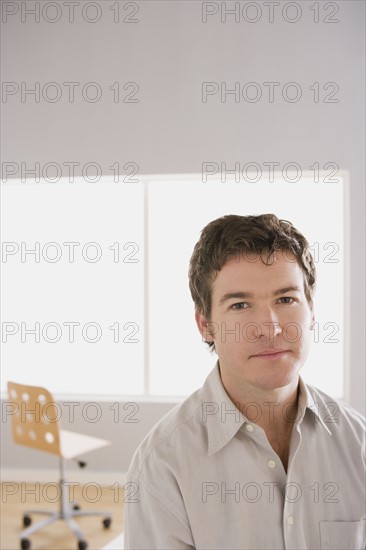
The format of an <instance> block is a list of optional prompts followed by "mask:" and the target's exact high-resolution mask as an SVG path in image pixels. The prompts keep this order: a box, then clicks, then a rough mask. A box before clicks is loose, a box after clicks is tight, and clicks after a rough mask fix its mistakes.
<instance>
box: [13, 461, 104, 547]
mask: <svg viewBox="0 0 366 550" xmlns="http://www.w3.org/2000/svg"><path fill="white" fill-rule="evenodd" d="M61 463H62V464H61V471H62V473H64V471H65V470H64V468H65V463H64V460H61ZM60 489H61V503H60V510H59V511H57V512H52V511H50V510H29V511H28V512H26V513H25V514H24V516H23V523H24V526H27V527H26V529H23V531H21V533H20V535H19V536H20V544H21V548H22V550H27V549H29V548H30V547H31V543H30V541H29V539H28V537H29V536H30V535H32V534H33V533H36V532H37V531H39V530H40V529H43V528H44V527H47V526H48V525H50V524H51V523H54V522H55V521H57V520H59V519H60V520H64V521H65V522H66V524H67V526H68V527H69V529H70V530H71V531H72V533H73V534H74V535H75V537H76V538H77V540H78V549H79V550H86V548H87V547H88V544H87V542H86V541H85V539H84V534H83V532H82V530H81V529H80V527H79V525H78V523H77V522H76V521H75V520H74V519H73V518H76V517H83V516H104V519H103V521H102V523H103V527H104V528H105V529H108V528H109V527H110V525H111V522H112V515H111V513H110V512H107V511H105V510H80V509H79V506H78V505H76V504H75V503H74V502H70V501H69V499H68V495H69V492H68V486H67V484H66V482H65V480H64V476H63V477H62V478H61V481H60ZM29 514H42V515H46V516H48V517H47V518H45V519H43V520H41V521H39V522H38V523H36V524H34V525H31V522H32V520H31V518H30V515H29ZM28 526H29V527H28Z"/></svg>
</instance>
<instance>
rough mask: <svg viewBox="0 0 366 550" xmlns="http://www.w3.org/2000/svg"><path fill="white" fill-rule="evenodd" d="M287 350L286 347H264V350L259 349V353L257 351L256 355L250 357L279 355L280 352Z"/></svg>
mask: <svg viewBox="0 0 366 550" xmlns="http://www.w3.org/2000/svg"><path fill="white" fill-rule="evenodd" d="M286 351H288V350H287V349H266V350H264V351H261V352H260V353H257V354H256V355H253V356H252V357H265V356H266V355H280V354H281V353H285V352H286Z"/></svg>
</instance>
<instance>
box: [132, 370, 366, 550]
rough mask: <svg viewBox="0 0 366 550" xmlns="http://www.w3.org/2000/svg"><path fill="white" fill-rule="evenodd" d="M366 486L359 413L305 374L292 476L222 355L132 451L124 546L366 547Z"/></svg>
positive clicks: (292, 447) (252, 549)
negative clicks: (239, 400) (236, 399)
mask: <svg viewBox="0 0 366 550" xmlns="http://www.w3.org/2000/svg"><path fill="white" fill-rule="evenodd" d="M258 414H260V411H258ZM250 416H251V417H252V416H253V415H252V414H251V415H250ZM365 485H366V475H365V418H364V417H363V416H362V415H361V414H359V413H358V412H357V411H356V410H355V409H353V408H352V407H350V406H349V405H347V404H346V403H345V402H343V401H342V400H335V399H333V398H331V397H330V396H328V395H327V394H325V393H324V392H323V391H320V390H319V389H317V388H315V387H313V386H310V385H309V384H305V383H304V381H303V379H302V378H301V376H299V392H298V414H297V417H296V419H295V421H294V427H293V430H292V434H291V440H290V447H289V457H288V467H287V473H286V471H285V469H284V467H283V464H282V462H281V460H280V458H279V456H278V455H277V454H276V453H275V451H274V450H273V448H272V447H271V445H270V444H269V441H268V439H267V437H266V434H265V431H264V430H263V429H262V428H261V427H260V426H259V425H258V424H256V423H255V422H253V421H252V422H251V421H249V420H248V418H247V417H246V416H245V415H244V414H242V412H241V411H240V410H239V409H238V408H237V407H236V406H235V404H234V403H233V402H232V400H231V399H230V398H229V396H228V394H227V393H226V391H225V388H224V386H223V384H222V381H221V377H220V370H219V361H217V362H216V364H215V367H214V368H213V369H212V371H211V372H210V374H209V375H208V377H207V378H206V381H205V383H204V385H203V386H202V388H200V389H199V390H197V391H196V392H194V393H193V394H192V395H191V396H189V397H188V398H187V399H186V400H185V401H183V402H182V403H181V404H178V405H177V406H176V407H174V409H173V410H171V411H170V412H169V413H168V414H167V415H165V416H164V417H163V418H162V419H161V420H160V421H159V422H158V424H157V425H156V426H155V427H154V428H153V429H152V430H151V431H150V432H149V433H148V434H147V436H146V437H145V439H144V440H143V442H142V443H141V445H140V446H139V448H138V449H137V451H136V452H135V454H134V456H133V458H132V462H131V465H130V468H129V471H128V473H127V483H126V485H125V489H126V494H125V500H124V502H125V549H138V550H144V549H152V548H154V549H159V550H162V549H178V548H180V549H187V548H197V549H210V550H211V549H225V550H226V549H234V548H235V549H241V550H243V549H248V550H257V549H258V550H265V549H271V550H272V549H273V550H274V549H289V550H290V549H291V550H300V549H301V550H304V549H325V548H327V549H337V550H350V549H357V550H361V549H362V550H363V549H365V548H366V495H365Z"/></svg>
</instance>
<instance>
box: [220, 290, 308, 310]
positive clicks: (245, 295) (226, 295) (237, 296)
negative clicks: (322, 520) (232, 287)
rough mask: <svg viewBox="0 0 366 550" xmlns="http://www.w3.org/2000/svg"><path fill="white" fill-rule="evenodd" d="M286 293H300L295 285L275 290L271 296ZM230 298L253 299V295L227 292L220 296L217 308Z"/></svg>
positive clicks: (250, 293)
mask: <svg viewBox="0 0 366 550" xmlns="http://www.w3.org/2000/svg"><path fill="white" fill-rule="evenodd" d="M286 292H301V289H300V288H299V287H298V286H297V285H292V286H286V287H284V288H279V289H278V290H275V291H274V292H273V294H272V296H278V295H279V294H286ZM232 298H254V294H253V293H252V292H227V293H226V294H224V295H223V296H222V298H220V301H219V306H221V305H222V304H223V303H224V302H226V301H227V300H231V299H232Z"/></svg>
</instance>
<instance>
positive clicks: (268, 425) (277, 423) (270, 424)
mask: <svg viewBox="0 0 366 550" xmlns="http://www.w3.org/2000/svg"><path fill="white" fill-rule="evenodd" d="M220 374H221V380H222V383H223V386H224V388H225V390H226V393H227V394H228V396H229V397H230V399H231V400H232V401H233V403H234V404H235V405H236V407H237V408H238V409H239V410H240V411H241V412H242V413H243V415H244V416H245V417H246V418H247V419H248V420H249V421H251V422H254V423H256V424H258V425H259V426H261V427H262V428H263V429H264V430H265V432H266V433H267V434H271V435H273V436H276V434H281V433H282V434H283V433H290V432H291V431H292V428H293V426H294V422H295V420H296V416H297V411H298V393H299V377H297V378H296V379H294V380H293V381H291V382H290V383H289V384H288V385H286V386H283V387H280V388H262V387H259V386H256V385H253V384H252V383H249V382H248V381H244V382H243V381H240V380H231V379H230V378H229V377H226V376H225V373H223V372H221V369H220Z"/></svg>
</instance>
